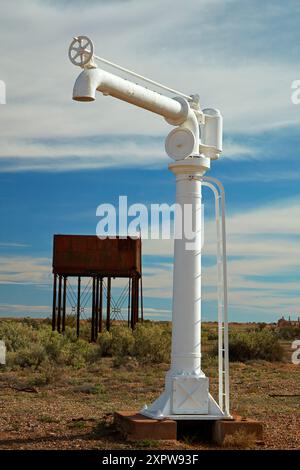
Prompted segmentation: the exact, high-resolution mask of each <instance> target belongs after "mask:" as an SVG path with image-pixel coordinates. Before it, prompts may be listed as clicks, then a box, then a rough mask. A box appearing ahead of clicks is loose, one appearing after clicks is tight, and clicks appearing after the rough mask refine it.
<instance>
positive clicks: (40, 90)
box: [0, 0, 300, 321]
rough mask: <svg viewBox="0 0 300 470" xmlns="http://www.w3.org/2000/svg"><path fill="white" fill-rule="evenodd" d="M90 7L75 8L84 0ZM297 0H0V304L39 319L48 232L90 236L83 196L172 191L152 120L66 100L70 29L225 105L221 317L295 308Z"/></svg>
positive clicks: (208, 275) (167, 262) (207, 295)
mask: <svg viewBox="0 0 300 470" xmlns="http://www.w3.org/2000/svg"><path fill="white" fill-rule="evenodd" d="M87 5H88V6H87ZM299 13H300V5H299V3H298V2H296V1H287V2H285V3H284V4H283V3H282V2H279V1H266V2H263V4H262V2H258V1H255V0H254V1H251V2H246V1H243V0H240V1H234V0H230V1H226V0H225V1H224V0H223V1H221V0H209V1H204V0H197V1H196V0H195V1H193V0H191V1H188V2H186V3H185V4H184V5H182V2H179V1H177V0H174V1H172V2H171V1H169V0H164V1H157V0H154V1H152V2H146V1H136V0H132V1H112V2H104V1H103V2H102V1H97V2H96V1H95V2H88V4H87V2H81V1H72V2H65V1H55V2H47V1H42V0H40V1H38V0H28V1H26V2H20V1H16V0H10V1H6V0H3V1H2V5H1V19H0V24H1V28H0V39H1V44H2V47H3V48H4V50H5V54H4V57H2V59H1V64H0V79H1V80H5V82H6V86H7V104H6V105H0V129H1V132H0V139H1V145H0V220H1V226H0V227H1V228H0V315H5V316H7V315H23V314H32V315H37V316H40V315H41V314H43V315H47V314H49V312H50V306H51V295H52V294H51V289H52V286H51V250H52V236H53V234H54V233H81V234H84V233H86V234H88V233H91V234H93V233H95V228H96V224H97V222H98V219H97V217H96V214H95V213H96V207H97V206H98V205H99V204H101V203H107V202H109V203H117V201H118V197H119V195H128V198H129V203H135V202H139V203H140V202H142V203H145V204H147V205H149V204H150V203H163V202H167V203H172V202H173V201H174V196H175V194H174V193H175V184H174V178H173V176H172V174H171V173H170V172H169V171H168V169H167V165H168V163H169V159H168V157H167V156H166V154H165V153H164V138H165V136H166V135H167V133H168V132H169V130H170V127H169V126H168V125H167V124H166V123H165V122H164V121H163V120H162V119H161V118H160V117H158V116H155V115H151V113H149V112H146V111H143V110H140V109H137V108H134V107H130V106H129V105H127V104H125V103H121V102H118V101H116V100H114V99H112V98H109V97H102V96H100V95H99V96H98V97H97V100H96V102H95V103H88V104H87V103H75V102H73V101H72V100H71V93H72V87H73V83H74V80H75V78H76V76H77V74H78V72H79V70H78V69H76V68H75V67H74V66H72V64H70V62H69V61H68V58H67V48H68V45H69V42H70V40H71V38H72V36H74V35H77V34H87V35H89V36H90V37H91V38H92V39H93V41H94V43H95V46H96V53H97V54H98V55H102V56H104V57H107V58H108V59H110V60H112V61H115V62H118V63H120V64H121V65H124V66H125V67H128V68H132V69H134V70H136V71H137V72H139V73H142V74H145V75H148V76H150V77H151V78H153V79H155V80H157V81H162V82H163V83H166V84H167V85H169V86H171V87H174V88H177V89H180V90H182V91H183V92H184V93H198V94H199V95H200V100H201V104H202V107H203V108H205V107H207V106H215V107H218V108H219V109H221V111H222V113H223V115H224V152H223V155H222V157H221V159H220V160H219V161H217V162H213V165H212V169H211V171H210V172H209V175H211V176H215V177H217V178H219V179H220V180H221V181H222V182H223V183H224V185H225V189H226V198H227V216H228V221H227V227H228V253H229V266H228V269H229V287H230V291H229V301H230V319H231V320H234V321H273V320H275V319H277V318H278V317H279V316H281V315H286V316H287V315H291V316H292V317H297V316H298V315H300V304H299V275H300V267H299V266H300V256H299V247H300V239H299V238H300V235H299V234H300V222H299V213H300V194H299V193H300V191H299V179H300V162H299V157H300V155H299V149H300V137H299V132H298V129H299V123H300V105H298V106H297V105H294V104H292V102H291V83H292V81H293V80H297V79H299V78H300V77H299V66H298V58H299V56H300V54H299V52H300V51H299V47H300V46H299V44H300V41H299V39H300V38H299V26H298V19H299ZM204 196H205V199H206V201H207V202H206V206H207V207H206V224H205V230H206V244H205V256H204V260H203V261H204V280H203V283H204V302H203V317H204V318H205V319H213V318H215V316H216V305H215V274H216V273H215V266H214V263H213V260H214V258H213V254H214V250H215V245H214V240H213V237H212V236H211V234H212V233H213V225H212V219H211V215H212V214H211V196H210V195H209V193H206V192H204ZM143 251H144V273H145V281H144V288H145V289H144V295H145V309H146V314H147V316H148V317H149V318H154V319H155V318H170V310H171V289H172V246H171V244H170V243H168V242H165V241H164V242H159V241H155V242H154V241H153V242H149V241H145V243H144V249H143Z"/></svg>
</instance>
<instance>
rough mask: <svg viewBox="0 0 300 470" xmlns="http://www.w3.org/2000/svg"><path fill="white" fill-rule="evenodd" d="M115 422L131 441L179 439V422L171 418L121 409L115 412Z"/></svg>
mask: <svg viewBox="0 0 300 470" xmlns="http://www.w3.org/2000/svg"><path fill="white" fill-rule="evenodd" d="M114 422H115V424H116V426H117V428H118V429H119V431H120V432H121V433H122V434H123V436H124V437H125V439H126V440H129V441H139V440H143V439H153V440H176V439H177V423H176V421H173V420H171V419H165V420H156V419H151V418H147V417H145V416H143V415H141V414H139V413H135V412H134V411H133V412H132V411H119V412H116V413H115V414H114Z"/></svg>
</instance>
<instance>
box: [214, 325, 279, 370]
mask: <svg viewBox="0 0 300 470" xmlns="http://www.w3.org/2000/svg"><path fill="white" fill-rule="evenodd" d="M215 352H216V348H215ZM229 356H230V360H231V361H240V362H244V361H249V360H257V359H263V360H266V361H280V360H282V358H283V349H282V347H281V345H280V343H279V341H278V338H277V336H276V334H275V333H274V332H273V331H269V330H266V329H263V330H261V331H250V332H241V333H236V334H232V335H230V337H229Z"/></svg>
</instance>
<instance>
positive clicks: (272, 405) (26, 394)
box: [0, 324, 300, 449]
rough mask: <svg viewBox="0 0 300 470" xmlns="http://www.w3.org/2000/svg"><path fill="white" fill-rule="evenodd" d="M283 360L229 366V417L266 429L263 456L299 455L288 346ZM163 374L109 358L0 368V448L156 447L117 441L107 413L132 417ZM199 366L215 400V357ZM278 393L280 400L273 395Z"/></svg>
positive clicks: (298, 407)
mask: <svg viewBox="0 0 300 470" xmlns="http://www.w3.org/2000/svg"><path fill="white" fill-rule="evenodd" d="M232 328H236V329H242V330H244V331H245V329H246V327H245V326H244V325H243V326H239V325H236V326H233V327H232ZM251 328H255V325H252V326H251ZM214 331H215V325H212V324H207V325H205V328H204V333H206V334H207V335H208V334H209V333H210V338H211V339H207V338H206V339H205V340H204V346H205V349H206V350H207V351H209V350H210V349H211V347H212V346H213V344H214V341H215V339H214V335H213V332H214ZM204 336H205V334H204ZM84 351H86V349H85V348H84ZM52 352H53V351H52ZM54 352H55V351H54ZM75 352H76V354H77V353H78V349H75ZM66 353H69V349H68V348H67V350H66ZM285 353H286V356H285V359H284V361H282V362H272V363H271V362H267V361H255V362H254V361H250V362H246V363H242V362H235V363H233V364H231V408H232V411H234V412H235V413H236V414H238V415H242V416H247V417H249V418H254V419H258V420H262V421H263V422H264V423H265V433H264V435H265V439H264V440H265V446H264V448H267V449H300V398H299V396H298V397H297V396H292V395H296V394H297V392H298V393H299V390H300V366H296V365H293V364H291V363H290V354H291V350H290V349H289V348H288V343H286V344H285ZM87 357H89V355H87ZM91 357H94V356H93V354H92V355H91ZM168 367H169V364H168V363H167V362H161V363H156V364H151V362H149V361H148V362H140V361H139V360H138V358H136V357H128V358H126V360H125V361H123V362H122V363H120V364H117V367H116V364H115V358H114V357H98V356H95V358H94V360H92V361H90V360H87V361H83V362H82V363H81V364H80V367H76V364H75V365H74V364H72V361H70V364H69V365H65V364H64V363H63V362H60V361H59V363H52V365H49V363H48V362H47V361H46V363H42V364H41V365H40V366H38V367H36V366H35V365H33V366H30V367H20V366H18V367H12V368H9V367H8V368H6V369H3V368H2V369H0V449H133V448H152V447H153V448H157V442H156V441H155V436H153V439H150V440H147V441H146V442H141V443H129V442H124V440H123V439H122V437H121V436H119V435H118V433H117V432H116V429H115V428H114V426H113V424H112V414H113V412H114V411H116V410H124V409H129V410H138V409H140V408H141V407H142V406H143V405H144V404H145V403H151V402H152V401H153V400H154V399H155V398H156V397H157V396H158V394H159V393H160V392H161V391H162V390H163V387H164V377H165V373H166V371H167V370H168ZM203 367H204V370H205V372H206V374H207V375H208V376H209V377H210V388H211V391H212V393H213V394H214V395H215V396H216V390H217V368H216V367H217V364H216V360H215V358H212V357H210V356H209V355H206V356H205V357H204V365H203ZM44 368H46V370H44ZM278 393H279V394H280V393H281V394H282V395H286V396H282V397H274V396H273V395H274V394H278ZM228 439H229V440H228V442H227V443H226V446H227V447H228V448H256V444H255V443H253V442H250V441H249V437H248V436H247V438H246V437H243V436H240V435H239V436H234V437H231V439H230V438H228ZM159 448H161V449H211V448H213V447H212V446H209V445H208V444H205V443H201V442H196V440H194V439H185V440H182V441H179V442H177V443H169V442H162V443H159Z"/></svg>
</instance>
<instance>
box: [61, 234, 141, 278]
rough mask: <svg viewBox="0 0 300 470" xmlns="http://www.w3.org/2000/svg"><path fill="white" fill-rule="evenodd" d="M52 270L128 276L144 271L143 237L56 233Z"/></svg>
mask: <svg viewBox="0 0 300 470" xmlns="http://www.w3.org/2000/svg"><path fill="white" fill-rule="evenodd" d="M53 273H56V274H64V275H69V276H88V275H93V274H99V275H102V276H107V275H111V276H118V277H122V276H124V277H128V276H132V275H135V274H138V275H140V274H141V239H140V238H136V239H132V238H129V237H128V238H126V239H122V238H115V239H110V238H106V239H103V240H101V239H99V238H98V237H97V236H95V235H54V241H53Z"/></svg>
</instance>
